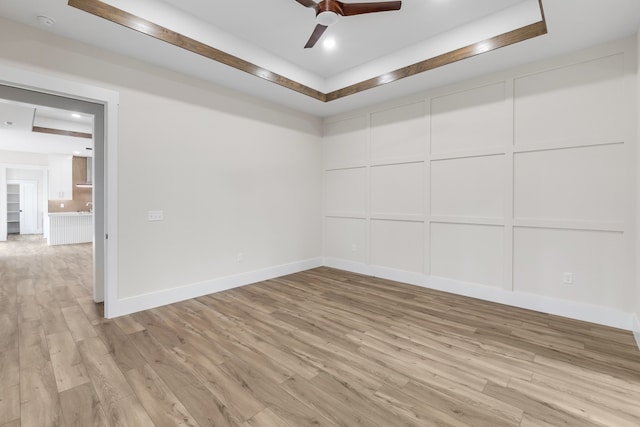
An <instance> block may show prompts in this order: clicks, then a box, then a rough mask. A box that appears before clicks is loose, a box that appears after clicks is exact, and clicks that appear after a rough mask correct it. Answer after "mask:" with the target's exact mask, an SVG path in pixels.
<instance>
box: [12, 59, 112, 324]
mask: <svg viewBox="0 0 640 427" xmlns="http://www.w3.org/2000/svg"><path fill="white" fill-rule="evenodd" d="M0 84H2V85H5V86H10V87H14V88H18V89H25V90H28V91H32V92H37V93H41V94H46V95H55V96H60V97H64V98H69V99H70V100H77V101H85V102H90V103H94V104H100V105H102V106H103V110H104V129H103V130H102V132H104V142H103V144H102V147H96V148H95V149H94V156H95V157H94V160H95V159H96V157H97V158H98V160H99V164H98V162H96V164H94V168H95V169H94V175H95V181H94V194H95V192H96V191H95V190H99V191H100V190H101V189H103V191H102V197H100V198H101V199H102V200H101V201H102V203H96V205H98V206H100V205H102V209H100V211H101V212H98V211H97V210H94V219H95V223H94V224H95V225H94V226H95V236H94V263H93V264H94V287H93V299H94V301H96V302H102V301H104V315H105V317H106V318H111V317H114V316H113V315H114V314H116V313H117V312H118V310H117V305H118V104H119V98H120V94H119V93H118V92H115V91H113V90H109V89H105V88H101V87H98V86H94V85H89V84H85V83H79V82H75V81H71V80H65V79H62V78H57V77H52V76H50V75H47V74H43V73H37V72H32V71H28V70H24V69H19V68H15V67H9V66H5V65H0ZM100 157H101V159H100ZM97 187H98V188H97ZM99 187H101V189H100V188H99ZM94 197H96V195H94ZM94 206H95V205H94ZM98 206H96V208H97V207H98Z"/></svg>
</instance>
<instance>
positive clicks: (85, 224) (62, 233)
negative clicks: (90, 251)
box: [47, 212, 93, 246]
mask: <svg viewBox="0 0 640 427" xmlns="http://www.w3.org/2000/svg"><path fill="white" fill-rule="evenodd" d="M88 242H93V214H88V213H75V212H69V213H66V212H64V213H63V212H61V213H51V214H49V237H48V238H47V244H49V245H50V246H53V245H70V244H74V243H88Z"/></svg>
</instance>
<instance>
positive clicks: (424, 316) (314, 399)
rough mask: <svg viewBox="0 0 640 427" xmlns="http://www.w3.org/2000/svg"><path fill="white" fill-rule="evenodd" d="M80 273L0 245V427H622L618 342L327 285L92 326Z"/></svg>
mask: <svg viewBox="0 0 640 427" xmlns="http://www.w3.org/2000/svg"><path fill="white" fill-rule="evenodd" d="M91 256H92V251H91V246H90V245H68V246H60V247H49V246H47V245H46V242H45V241H44V239H42V238H41V237H40V238H39V237H38V236H20V237H18V238H16V237H12V239H11V240H10V241H9V242H0V362H2V366H0V380H1V381H2V387H0V426H1V427H9V426H11V427H15V426H37V427H40V426H45V425H59V426H66V427H75V426H78V427H87V426H120V425H135V426H136V427H138V426H172V425H184V426H202V425H215V426H223V427H224V426H242V427H262V426H265V427H272V426H283V427H298V426H306V425H314V426H332V427H333V426H347V427H351V426H357V425H366V426H376V425H380V426H384V427H387V426H388V427H396V426H420V427H421V426H430V425H451V426H473V427H478V426H480V427H481V426H490V427H495V426H521V427H526V426H529V427H531V426H538V427H539V426H559V425H564V426H576V427H592V426H608V427H609V426H615V427H618V426H620V427H624V426H638V425H640V405H638V404H637V402H639V401H640V352H638V350H637V348H636V347H635V342H634V339H633V336H632V335H631V333H629V332H628V331H621V330H617V329H614V328H609V327H605V326H601V325H593V324H589V323H585V322H580V321H576V320H572V319H566V318H562V317H559V316H554V315H549V314H544V313H539V312H533V311H529V310H524V309H519V308H515V307H509V306H505V305H502V304H496V303H489V302H485V301H478V300H474V299H471V298H466V297H462V296H456V295H452V294H447V293H443V292H438V291H435V290H429V289H424V288H419V287H415V286H412V285H408V284H404V283H396V282H393V281H390V280H385V279H377V278H373V277H368V276H363V275H359V274H356V273H350V272H345V271H340V270H335V269H331V268H328V267H319V268H315V269H312V270H309V271H305V272H301V273H296V274H291V275H287V276H284V277H281V278H275V279H271V280H267V281H264V282H260V283H256V284H253V285H249V286H245V287H241V288H236V289H232V290H229V291H224V292H220V293H216V294H211V295H206V296H203V297H199V298H196V299H192V300H187V301H183V302H179V303H176V304H172V305H169V306H165V307H160V308H156V309H152V310H148V311H146V312H141V313H136V314H133V315H129V316H123V317H120V318H117V319H113V320H106V319H104V318H103V312H104V311H103V306H102V305H101V304H95V303H93V301H92V289H91V271H90V266H91ZM7 385H8V386H7ZM7 390H9V391H7ZM7 393H12V394H10V396H12V397H10V398H9V399H7V398H6V397H5V396H6V395H7Z"/></svg>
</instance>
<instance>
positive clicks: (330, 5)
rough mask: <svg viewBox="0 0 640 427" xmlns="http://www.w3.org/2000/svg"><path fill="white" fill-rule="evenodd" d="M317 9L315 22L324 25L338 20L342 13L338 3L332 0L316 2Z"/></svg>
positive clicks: (326, 25)
mask: <svg viewBox="0 0 640 427" xmlns="http://www.w3.org/2000/svg"><path fill="white" fill-rule="evenodd" d="M317 10H318V11H317V13H316V22H317V23H318V24H320V25H324V26H325V27H328V26H329V25H333V24H335V23H336V22H338V18H339V17H340V16H341V15H342V9H341V8H340V4H339V3H338V2H335V1H332V0H323V1H321V2H320V3H318V9H317Z"/></svg>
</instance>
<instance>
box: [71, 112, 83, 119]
mask: <svg viewBox="0 0 640 427" xmlns="http://www.w3.org/2000/svg"><path fill="white" fill-rule="evenodd" d="M71 117H73V118H74V119H81V118H82V115H81V114H78V113H71Z"/></svg>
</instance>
